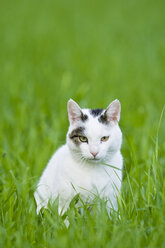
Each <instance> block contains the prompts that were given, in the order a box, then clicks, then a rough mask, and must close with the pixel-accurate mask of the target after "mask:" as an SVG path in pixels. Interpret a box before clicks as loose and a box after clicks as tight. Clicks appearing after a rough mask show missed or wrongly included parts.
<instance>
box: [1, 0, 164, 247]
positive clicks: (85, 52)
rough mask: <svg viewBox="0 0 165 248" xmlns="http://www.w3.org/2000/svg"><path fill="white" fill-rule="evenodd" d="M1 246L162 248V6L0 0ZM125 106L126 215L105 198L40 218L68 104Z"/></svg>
mask: <svg viewBox="0 0 165 248" xmlns="http://www.w3.org/2000/svg"><path fill="white" fill-rule="evenodd" d="M0 5H1V7H0V246H1V247H111V248H112V247H120V248H121V247H132V246H134V247H165V179H164V176H165V132H164V117H163V107H164V104H165V79H164V78H165V76H164V72H165V14H164V10H165V2H164V1H163V0H158V1H153V0H152V1H147V0H139V1H137V0H136V1H135V0H132V1H131V0H127V1H121V0H117V1H115V0H112V1H108V0H103V1H100V0H96V1H87V0H84V1H79V0H77V1H74V0H70V1H66V0H65V1H64V0H61V1H60V0H54V1H53V0H47V1H37V0H33V1H32V0H29V1H25V0H22V1H20V0H15V1H5V0H1V4H0ZM69 98H73V99H74V100H75V101H77V102H78V103H79V104H80V106H81V107H90V108H105V107H107V106H108V104H109V103H110V102H111V101H112V100H114V99H116V98H117V99H119V100H120V102H121V106H122V112H121V121H120V126H121V129H122V132H123V145H122V153H123V156H124V167H125V170H124V181H123V189H122V195H121V201H120V204H119V211H120V218H118V217H117V216H116V215H115V214H114V215H112V219H108V217H107V214H106V211H105V204H104V203H101V206H99V207H98V205H99V204H97V205H96V206H94V210H93V212H92V213H89V211H87V209H86V208H87V207H86V206H84V212H83V214H81V215H80V214H78V213H77V210H76V208H75V207H74V203H73V204H72V206H71V208H70V209H69V211H68V216H69V219H70V227H69V229H67V228H66V227H65V225H64V222H63V218H62V217H60V216H58V214H57V206H56V204H55V206H53V207H52V209H51V210H50V211H46V212H45V213H44V214H43V215H41V216H39V217H37V215H36V206H35V202H34V198H33V193H34V190H35V187H36V184H37V181H38V179H39V177H40V175H41V173H42V171H43V169H44V167H45V165H46V163H47V161H48V159H49V158H50V156H51V155H52V154H53V152H54V150H55V149H57V148H58V147H59V146H60V145H61V144H64V143H65V136H66V132H67V129H68V120H67V109H66V105H67V101H68V100H69Z"/></svg>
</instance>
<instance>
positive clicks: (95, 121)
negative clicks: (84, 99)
mask: <svg viewBox="0 0 165 248" xmlns="http://www.w3.org/2000/svg"><path fill="white" fill-rule="evenodd" d="M120 109H121V107H120V102H119V101H118V100H115V101H113V102H112V103H111V104H110V105H109V106H108V107H107V108H106V109H81V108H80V107H79V105H78V104H77V103H76V102H75V101H73V100H72V99H70V100H69V101H68V117H69V122H70V126H69V130H68V133H67V145H68V147H69V149H70V150H71V152H72V154H73V156H75V158H77V159H78V160H81V161H88V162H92V163H97V162H99V161H103V162H106V161H107V159H108V158H109V157H110V156H112V155H113V154H114V153H115V152H117V151H119V150H120V147H121V143H122V133H121V130H120V128H119V126H118V122H119V119H120Z"/></svg>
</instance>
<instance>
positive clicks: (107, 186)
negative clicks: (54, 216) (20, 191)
mask: <svg viewBox="0 0 165 248" xmlns="http://www.w3.org/2000/svg"><path fill="white" fill-rule="evenodd" d="M120 110H121V105H120V102H119V101H118V100H117V99H116V100H114V101H113V102H112V103H111V104H110V105H109V106H108V107H107V109H81V108H80V107H79V105H78V104H77V103H76V102H75V101H73V100H72V99H70V100H69V101H68V118H69V123H70V125H69V129H68V133H67V136H66V144H65V145H63V146H61V147H60V148H59V149H58V150H57V151H56V152H55V153H54V155H53V156H52V158H51V159H50V161H49V162H48V165H47V166H46V168H45V170H44V172H43V174H42V176H41V178H40V180H39V183H38V185H37V189H36V191H35V193H34V197H35V200H36V203H37V214H38V213H39V212H40V209H41V208H42V207H44V208H47V206H48V202H49V201H50V202H53V201H54V200H55V199H56V198H57V197H59V209H58V211H59V214H63V213H64V212H65V211H66V210H67V208H68V207H69V204H70V202H71V200H72V199H73V197H74V196H75V195H76V194H78V193H79V194H80V196H81V198H82V199H83V201H84V202H86V203H92V200H93V198H94V196H96V195H98V196H99V197H100V198H103V199H105V200H106V201H107V210H108V211H110V209H114V210H117V209H118V206H117V195H118V194H119V192H120V189H121V181H122V166H123V158H122V155H121V152H120V148H121V144H122V132H121V130H120V128H119V125H118V122H119V119H120Z"/></svg>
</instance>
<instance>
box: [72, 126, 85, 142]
mask: <svg viewBox="0 0 165 248" xmlns="http://www.w3.org/2000/svg"><path fill="white" fill-rule="evenodd" d="M84 130H85V127H78V128H76V129H74V130H73V131H72V132H71V133H70V134H69V138H70V139H71V140H73V142H74V143H75V144H76V145H79V144H80V143H81V142H80V141H79V136H84Z"/></svg>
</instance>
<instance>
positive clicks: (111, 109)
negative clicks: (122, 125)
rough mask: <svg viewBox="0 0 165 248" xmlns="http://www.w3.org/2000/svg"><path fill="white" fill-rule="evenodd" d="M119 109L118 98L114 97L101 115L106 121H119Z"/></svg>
mask: <svg viewBox="0 0 165 248" xmlns="http://www.w3.org/2000/svg"><path fill="white" fill-rule="evenodd" d="M120 111H121V105H120V102H119V100H117V99H116V100H114V101H113V102H111V103H110V104H109V106H108V107H107V109H106V110H105V112H104V114H103V115H104V118H105V119H106V121H107V122H108V123H109V122H111V121H114V122H119V120H120Z"/></svg>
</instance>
